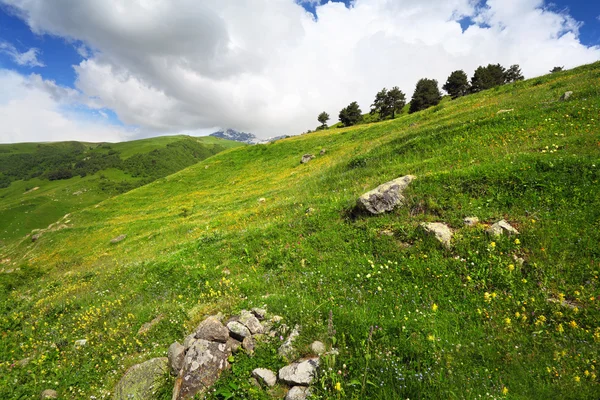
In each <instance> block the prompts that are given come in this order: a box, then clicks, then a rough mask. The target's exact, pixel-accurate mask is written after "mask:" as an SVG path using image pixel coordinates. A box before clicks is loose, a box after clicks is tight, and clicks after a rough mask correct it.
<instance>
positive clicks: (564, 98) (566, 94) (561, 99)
mask: <svg viewBox="0 0 600 400" xmlns="http://www.w3.org/2000/svg"><path fill="white" fill-rule="evenodd" d="M572 95H573V92H571V91H570V90H569V91H568V92H565V93H564V94H563V95H562V96H560V101H567V100H569V97H571V96H572Z"/></svg>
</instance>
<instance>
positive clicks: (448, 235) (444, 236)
mask: <svg viewBox="0 0 600 400" xmlns="http://www.w3.org/2000/svg"><path fill="white" fill-rule="evenodd" d="M421 227H422V228H423V229H424V230H425V232H427V233H432V234H434V235H435V238H436V239H437V240H438V241H439V242H440V243H442V244H443V245H444V246H445V247H446V248H450V241H451V240H452V230H451V229H450V228H449V227H448V225H446V224H442V223H441V222H430V223H427V222H423V223H421Z"/></svg>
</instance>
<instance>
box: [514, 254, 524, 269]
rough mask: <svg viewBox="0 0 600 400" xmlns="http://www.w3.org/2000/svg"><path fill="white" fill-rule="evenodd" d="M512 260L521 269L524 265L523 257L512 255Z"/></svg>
mask: <svg viewBox="0 0 600 400" xmlns="http://www.w3.org/2000/svg"><path fill="white" fill-rule="evenodd" d="M513 260H515V262H516V263H517V264H519V266H521V267H522V266H523V264H525V259H524V258H523V257H519V256H517V255H516V254H513Z"/></svg>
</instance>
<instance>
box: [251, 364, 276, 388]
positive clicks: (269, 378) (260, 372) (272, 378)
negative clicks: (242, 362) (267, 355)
mask: <svg viewBox="0 0 600 400" xmlns="http://www.w3.org/2000/svg"><path fill="white" fill-rule="evenodd" d="M252 376H253V377H254V378H256V380H257V381H258V382H260V383H261V384H264V385H266V386H268V387H271V386H275V384H276V383H277V376H276V375H275V373H274V372H273V371H271V370H269V369H266V368H256V369H255V370H254V371H252Z"/></svg>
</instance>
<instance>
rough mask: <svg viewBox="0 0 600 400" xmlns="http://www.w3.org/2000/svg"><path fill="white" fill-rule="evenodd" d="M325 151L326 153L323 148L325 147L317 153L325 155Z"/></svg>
mask: <svg viewBox="0 0 600 400" xmlns="http://www.w3.org/2000/svg"><path fill="white" fill-rule="evenodd" d="M325 153H327V150H325V149H322V150H321V151H320V152H319V154H320V155H322V156H324V155H325Z"/></svg>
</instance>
